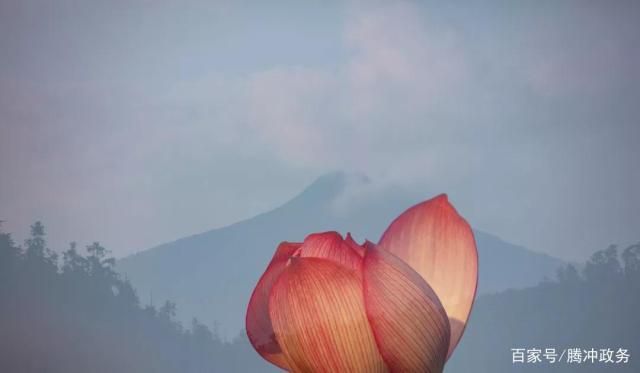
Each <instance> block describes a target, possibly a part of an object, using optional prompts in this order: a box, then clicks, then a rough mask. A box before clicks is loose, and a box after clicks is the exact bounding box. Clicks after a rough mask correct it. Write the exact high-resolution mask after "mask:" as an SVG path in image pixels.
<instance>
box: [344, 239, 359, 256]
mask: <svg viewBox="0 0 640 373" xmlns="http://www.w3.org/2000/svg"><path fill="white" fill-rule="evenodd" d="M344 242H345V243H346V244H347V245H349V247H351V249H353V251H355V252H356V253H358V255H360V257H361V258H362V257H364V246H361V245H358V243H357V242H356V241H355V240H354V239H353V237H351V233H347V237H345V239H344Z"/></svg>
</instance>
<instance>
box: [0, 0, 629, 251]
mask: <svg viewBox="0 0 640 373" xmlns="http://www.w3.org/2000/svg"><path fill="white" fill-rule="evenodd" d="M638 19H640V3H638V2H634V1H616V2H601V1H523V2H513V1H496V2H493V3H491V4H489V3H486V2H477V1H471V2H467V3H465V4H464V5H463V4H462V3H458V4H451V3H446V4H445V3H435V2H434V3H431V2H406V3H404V2H393V3H391V2H368V1H367V2H365V1H362V2H358V1H355V2H326V1H323V2H320V1H318V2H294V1H290V2H274V3H272V2H269V4H266V2H257V1H256V2H247V1H242V2H237V1H218V2H207V1H169V0H168V1H114V2H92V1H68V0H61V1H7V0H5V1H1V2H0V56H1V57H0V219H4V220H7V222H6V223H4V229H6V230H8V231H12V232H14V233H15V234H16V237H17V238H18V239H22V238H24V236H25V234H26V231H27V227H28V224H29V223H31V222H33V221H34V220H36V219H40V220H43V221H44V222H45V224H46V225H47V227H48V228H49V234H50V239H51V242H52V245H53V246H54V247H55V248H63V247H64V246H65V245H66V243H67V242H69V241H71V240H77V241H78V242H79V243H87V242H89V241H93V240H99V241H101V242H102V243H104V244H105V245H106V246H108V247H109V248H111V249H112V250H113V252H114V253H115V254H116V255H117V256H123V255H126V254H128V253H132V252H135V251H138V250H141V249H144V248H148V247H150V246H153V245H155V244H158V243H162V242H165V241H169V240H173V239H175V238H178V237H181V236H184V235H187V234H191V233H196V232H200V231H204V230H207V229H210V228H212V227H217V226H222V225H226V224H228V223H231V222H234V221H237V220H239V219H242V218H244V217H248V216H251V215H254V214H256V213H258V212H262V211H265V210H267V209H270V208H272V207H275V206H277V205H279V204H280V203H282V202H284V201H286V200H287V199H289V198H290V197H292V196H293V195H295V194H296V193H297V192H298V191H300V190H301V189H302V188H303V187H304V186H305V185H307V184H308V183H310V182H311V181H312V180H313V179H314V178H315V177H317V176H318V175H321V174H323V173H325V172H328V171H332V170H336V169H341V170H345V171H348V172H357V173H364V174H366V175H368V176H369V177H370V178H371V179H372V180H373V182H374V183H376V185H378V186H380V187H381V188H384V187H385V186H389V185H402V186H405V187H409V188H415V190H419V189H420V188H424V190H429V191H432V190H439V191H444V192H449V194H450V196H451V199H452V200H453V202H454V203H455V204H456V205H457V206H458V208H459V210H460V211H461V212H462V213H463V214H464V215H465V216H466V217H467V218H468V220H469V221H470V222H471V223H472V225H474V226H475V227H477V228H480V229H483V230H486V231H488V232H491V233H494V234H496V235H499V236H501V237H503V238H504V239H507V240H510V241H513V242H516V243H519V244H523V245H526V246H528V247H530V248H532V249H534V250H539V251H544V252H548V253H551V254H553V255H556V256H559V257H562V258H568V259H583V258H584V257H585V256H586V255H588V254H589V253H591V252H592V251H594V250H596V249H598V248H601V247H603V246H605V245H606V244H608V243H611V242H620V243H626V242H632V241H638V240H640V229H639V228H640V198H639V197H638V190H640V173H639V172H638V160H639V159H640V150H639V144H640V123H639V120H640V86H639V84H640V69H639V68H638V66H640V27H638V25H637V23H638V22H637V20H638ZM425 197H429V196H425ZM372 198H375V197H372ZM283 239H286V237H283Z"/></svg>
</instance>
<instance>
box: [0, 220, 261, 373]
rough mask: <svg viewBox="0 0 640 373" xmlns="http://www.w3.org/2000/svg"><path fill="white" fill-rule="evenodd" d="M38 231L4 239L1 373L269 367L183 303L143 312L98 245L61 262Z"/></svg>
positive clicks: (0, 256) (0, 251)
mask: <svg viewBox="0 0 640 373" xmlns="http://www.w3.org/2000/svg"><path fill="white" fill-rule="evenodd" d="M45 237H46V236H45V228H44V226H43V224H42V223H40V222H36V223H35V224H33V225H32V226H31V235H30V237H29V238H28V239H27V240H25V242H24V245H22V246H21V245H17V244H16V243H15V242H14V240H13V239H12V237H11V235H10V234H9V233H6V232H4V231H1V230H0V372H17V373H21V372H39V373H40V372H65V373H73V372H234V371H236V372H249V371H262V370H263V367H264V364H263V363H262V362H261V361H260V358H259V357H257V356H255V355H256V354H255V352H254V351H253V350H252V348H251V346H250V345H249V344H248V342H247V341H246V338H245V337H244V333H241V334H240V335H239V336H238V337H237V338H236V339H234V340H232V341H225V340H222V339H221V338H220V336H219V335H218V334H217V331H216V330H215V329H214V330H211V329H210V328H209V327H207V326H206V325H204V324H202V323H200V322H199V321H198V320H197V319H193V321H192V323H191V325H189V326H188V327H184V326H183V325H181V323H179V322H177V321H176V320H175V313H176V304H175V303H173V302H171V301H165V302H164V303H161V304H160V305H159V306H157V307H156V306H154V305H141V303H140V299H139V298H138V296H137V294H136V292H135V290H134V288H133V287H132V285H131V283H130V282H129V281H128V280H127V279H126V278H122V277H121V276H120V275H119V274H118V273H117V272H116V271H115V260H114V258H112V257H110V256H109V251H108V250H107V249H105V248H104V247H103V246H101V245H100V244H99V243H98V242H94V243H93V244H91V245H88V246H87V247H86V248H85V249H84V251H81V250H80V249H79V248H78V247H77V245H76V244H75V243H71V244H70V246H69V248H68V249H67V250H65V251H64V252H62V253H61V254H57V253H56V252H54V251H52V250H51V249H49V248H48V246H47V242H46V239H45Z"/></svg>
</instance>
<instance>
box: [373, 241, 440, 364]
mask: <svg viewBox="0 0 640 373" xmlns="http://www.w3.org/2000/svg"><path fill="white" fill-rule="evenodd" d="M363 274H364V276H363V278H364V299H365V305H366V310H367V317H368V319H369V323H370V325H371V329H372V330H373V334H374V336H375V338H376V342H377V345H378V350H379V351H380V353H381V354H382V357H383V358H384V361H385V362H386V363H387V366H388V367H389V369H390V370H391V371H393V372H431V373H436V372H442V369H443V367H444V363H445V360H446V356H447V351H448V349H449V320H448V317H447V314H446V312H445V310H444V308H443V307H442V304H440V301H439V300H438V297H437V296H436V294H435V293H434V291H433V290H432V289H431V287H429V285H428V284H427V283H426V282H425V281H424V279H423V278H422V277H421V276H420V275H419V274H417V273H416V272H415V271H414V270H413V269H411V267H409V266H408V265H407V264H406V263H404V262H403V261H402V260H400V259H398V258H397V257H395V256H394V255H393V254H391V253H389V252H387V251H384V250H379V249H377V248H375V247H370V248H368V249H367V252H366V254H365V257H364V266H363Z"/></svg>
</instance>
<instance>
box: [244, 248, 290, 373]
mask: <svg viewBox="0 0 640 373" xmlns="http://www.w3.org/2000/svg"><path fill="white" fill-rule="evenodd" d="M300 245H301V244H299V243H290V242H282V243H281V244H280V245H279V246H278V249H277V250H276V253H275V254H274V256H273V258H272V259H271V262H270V263H269V266H268V267H267V270H266V271H265V272H264V274H263V275H262V277H260V280H258V284H257V285H256V287H255V289H254V290H253V294H251V299H250V300H249V306H248V307H247V316H246V320H245V321H246V322H245V323H246V328H247V336H248V337H249V341H250V342H251V344H252V345H253V348H255V349H256V351H258V353H259V354H260V355H262V357H264V358H265V359H267V360H268V361H269V362H271V363H272V364H275V365H277V366H279V367H280V368H282V369H287V368H288V367H287V363H286V361H285V360H284V356H283V354H282V351H281V350H280V346H279V345H278V341H277V340H276V338H275V334H274V333H273V327H272V325H271V319H270V318H269V293H270V292H271V287H272V286H273V284H274V282H275V281H276V280H277V279H278V276H280V274H281V273H282V270H283V269H284V268H285V265H286V263H287V261H288V260H289V258H290V257H291V255H293V253H294V252H295V251H296V250H297V249H298V248H299V247H300Z"/></svg>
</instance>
